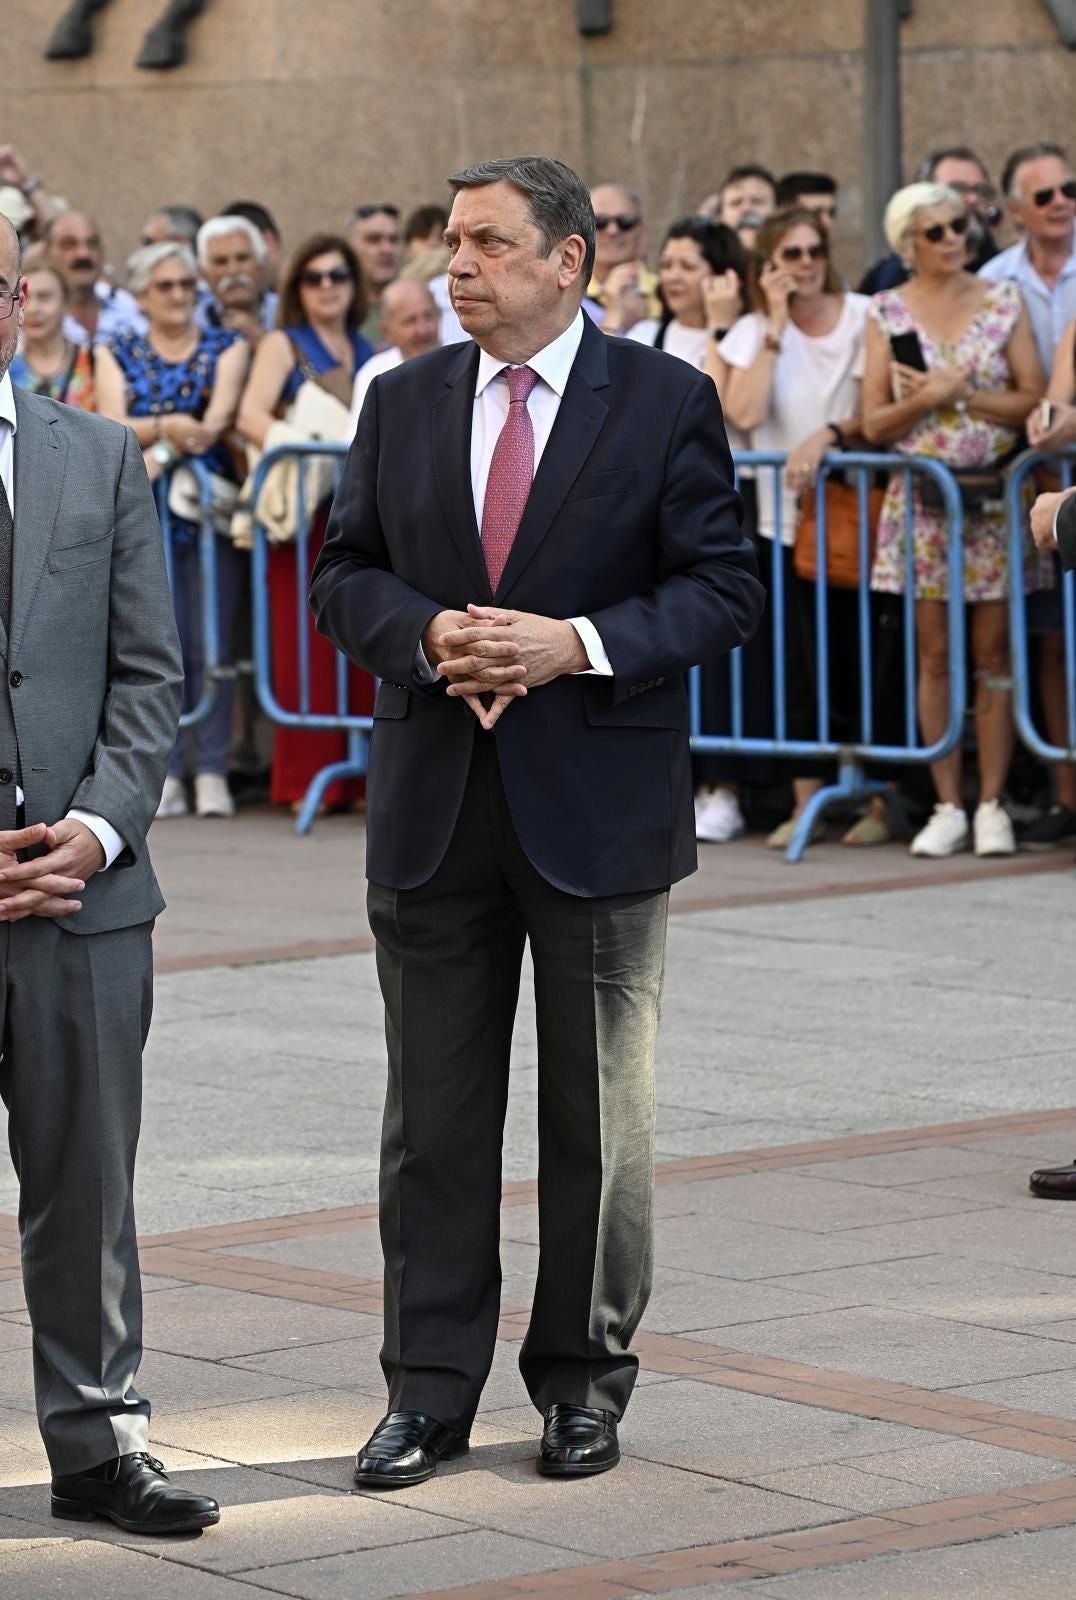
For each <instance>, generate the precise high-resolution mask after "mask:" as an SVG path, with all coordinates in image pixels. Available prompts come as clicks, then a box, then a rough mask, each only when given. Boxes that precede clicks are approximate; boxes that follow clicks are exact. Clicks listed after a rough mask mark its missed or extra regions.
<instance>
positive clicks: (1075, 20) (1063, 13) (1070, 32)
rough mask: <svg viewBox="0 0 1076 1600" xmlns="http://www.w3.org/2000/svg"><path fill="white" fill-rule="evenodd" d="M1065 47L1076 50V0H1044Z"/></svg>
mask: <svg viewBox="0 0 1076 1600" xmlns="http://www.w3.org/2000/svg"><path fill="white" fill-rule="evenodd" d="M1043 3H1044V5H1045V6H1046V9H1047V11H1048V12H1049V13H1050V15H1051V17H1052V18H1053V20H1054V27H1055V28H1056V29H1057V32H1058V36H1059V38H1060V40H1061V43H1062V44H1063V45H1066V46H1067V47H1068V49H1070V50H1076V0H1043Z"/></svg>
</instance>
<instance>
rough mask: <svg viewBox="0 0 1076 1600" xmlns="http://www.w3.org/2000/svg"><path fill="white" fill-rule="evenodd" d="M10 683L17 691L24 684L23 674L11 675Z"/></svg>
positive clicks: (14, 673)
mask: <svg viewBox="0 0 1076 1600" xmlns="http://www.w3.org/2000/svg"><path fill="white" fill-rule="evenodd" d="M8 682H9V683H10V685H11V687H12V688H13V689H17V688H18V687H19V684H20V683H21V682H22V673H21V672H13V673H12V674H11V677H10V678H9V679H8Z"/></svg>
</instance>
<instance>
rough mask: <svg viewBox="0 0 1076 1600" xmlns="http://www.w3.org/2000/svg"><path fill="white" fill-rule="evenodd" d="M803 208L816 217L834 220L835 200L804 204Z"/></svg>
mask: <svg viewBox="0 0 1076 1600" xmlns="http://www.w3.org/2000/svg"><path fill="white" fill-rule="evenodd" d="M804 210H806V211H810V212H813V214H814V215H815V216H816V217H828V219H829V220H830V222H835V221H836V219H837V204H836V201H832V202H826V203H825V204H824V205H820V206H805V207H804Z"/></svg>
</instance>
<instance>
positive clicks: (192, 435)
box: [95, 241, 250, 817]
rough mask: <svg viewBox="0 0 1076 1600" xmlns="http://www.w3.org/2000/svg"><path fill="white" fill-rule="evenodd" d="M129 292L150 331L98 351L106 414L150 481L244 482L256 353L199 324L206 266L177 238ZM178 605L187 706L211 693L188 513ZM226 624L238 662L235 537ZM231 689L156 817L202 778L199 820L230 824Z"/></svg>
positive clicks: (221, 570) (177, 567) (175, 558)
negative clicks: (241, 410) (240, 453)
mask: <svg viewBox="0 0 1076 1600" xmlns="http://www.w3.org/2000/svg"><path fill="white" fill-rule="evenodd" d="M127 269H128V274H129V281H130V288H131V292H132V294H133V295H134V296H135V298H136V299H137V301H138V303H139V305H140V306H141V308H142V311H143V312H144V314H145V317H146V321H147V323H148V331H147V332H146V333H144V334H141V333H127V334H119V335H117V337H116V338H115V339H113V340H112V342H111V343H110V344H107V345H99V346H98V347H97V351H96V361H95V376H96V384H97V409H98V410H99V411H100V413H101V415H102V416H105V417H113V418H115V420H116V421H117V422H125V423H127V424H128V425H129V426H130V427H131V428H133V429H134V433H135V437H136V438H137V440H138V442H139V444H140V445H141V446H142V454H143V456H144V458H145V462H146V467H147V470H148V472H149V475H150V478H151V480H153V479H157V478H159V477H162V475H166V474H168V473H169V472H170V471H171V469H172V468H173V467H174V466H175V465H176V463H177V462H179V461H181V460H183V459H184V458H193V459H195V460H198V461H200V462H201V463H202V465H203V466H204V467H206V468H207V469H208V470H209V471H210V472H212V473H214V474H215V475H216V476H217V477H218V478H219V479H224V480H226V481H227V482H228V483H231V484H234V485H235V492H236V493H237V494H238V488H239V482H240V477H241V473H240V467H239V462H238V461H237V455H236V453H235V452H234V451H233V450H232V449H231V448H230V447H229V443H228V437H227V436H228V434H229V432H230V430H231V428H232V424H233V423H234V421H235V414H236V411H237V409H238V406H239V396H240V394H241V393H242V389H243V380H244V379H245V377H246V375H247V366H248V363H249V361H250V348H249V346H248V345H247V343H246V340H245V339H242V338H241V337H240V336H239V334H237V333H235V332H233V331H232V330H231V329H228V328H203V327H201V326H200V325H199V324H198V322H197V321H196V320H195V307H196V304H197V296H198V269H197V266H196V264H195V260H194V257H193V255H192V254H191V252H190V250H189V249H188V248H187V246H186V245H183V244H177V243H175V242H174V241H171V242H167V243H164V244H153V245H146V246H144V247H143V248H142V249H141V250H136V251H135V253H134V255H133V256H132V257H131V258H130V261H129V262H128V264H127ZM170 526H171V535H172V547H171V555H172V599H173V603H174V605H175V611H176V625H177V627H178V628H179V638H180V644H181V645H182V648H183V673H184V679H185V682H184V690H183V694H184V709H189V708H190V707H192V706H194V705H196V704H197V702H198V700H199V699H200V698H201V693H202V674H203V646H202V601H201V579H200V570H199V557H198V542H197V535H198V529H197V527H196V525H195V524H194V523H193V522H189V521H187V520H185V519H184V518H182V517H179V516H172V517H171V518H170ZM216 553H217V584H218V602H219V607H218V616H217V628H218V638H219V644H220V659H221V661H222V662H229V661H231V659H232V650H231V644H232V629H233V623H234V619H235V613H236V608H237V606H238V604H239V599H240V596H241V594H242V592H243V588H244V585H245V583H246V577H247V567H248V563H247V561H246V558H245V556H244V555H243V554H242V552H240V551H238V550H236V548H235V546H234V545H233V544H232V542H231V540H230V539H227V538H224V537H218V538H217V541H216ZM231 725H232V685H231V683H230V682H229V681H228V680H223V681H222V682H221V683H219V684H218V686H217V695H216V699H215V701H214V703H213V709H212V710H211V711H210V713H209V715H208V716H207V717H205V718H203V719H202V720H201V721H200V722H197V723H195V724H194V726H193V727H191V728H189V729H186V730H184V731H181V733H180V735H179V738H178V739H177V740H176V747H175V750H174V752H173V755H172V762H171V766H170V767H169V771H168V777H167V779H166V780H165V785H164V793H163V795H162V797H161V804H160V807H159V809H158V811H157V815H158V817H179V816H184V815H185V814H186V813H187V811H188V810H189V806H188V801H187V788H186V780H187V777H188V775H189V769H191V768H193V773H194V797H195V809H196V811H197V813H198V815H199V816H200V817H230V816H232V815H234V812H235V806H234V803H233V801H232V796H231V793H230V791H229V788H228V778H227V772H228V747H229V744H230V741H231Z"/></svg>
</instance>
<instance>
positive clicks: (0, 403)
mask: <svg viewBox="0 0 1076 1600" xmlns="http://www.w3.org/2000/svg"><path fill="white" fill-rule="evenodd" d="M15 427H16V419H15V394H14V391H13V389H12V387H11V379H10V377H9V376H8V374H7V373H6V372H5V373H4V376H3V377H2V378H0V479H2V480H3V484H4V490H5V492H6V494H7V501H8V505H9V506H10V507H11V515H12V516H13V517H14V515H15ZM17 559H18V555H17V552H13V560H17ZM23 799H24V796H23V792H22V790H21V789H16V790H15V800H16V803H17V804H18V805H20V806H21V805H22V804H23ZM67 815H68V816H69V817H73V818H74V819H75V821H76V822H84V823H85V824H86V826H87V828H89V830H90V832H91V833H93V834H96V836H97V838H98V839H99V840H100V842H101V848H102V850H103V851H104V852H105V865H104V867H102V868H101V871H102V872H103V871H104V870H105V867H110V866H111V865H112V863H113V861H115V859H116V857H117V856H118V855H119V854H120V853H121V852H122V851H123V850H124V849H125V845H124V842H123V840H122V838H121V837H120V835H119V834H118V833H117V832H116V830H115V828H114V827H113V826H112V824H111V823H110V822H106V821H105V819H104V817H99V816H98V815H97V814H96V812H93V811H80V810H78V809H74V810H71V811H69V812H68V813H67Z"/></svg>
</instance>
